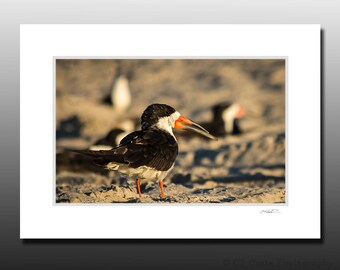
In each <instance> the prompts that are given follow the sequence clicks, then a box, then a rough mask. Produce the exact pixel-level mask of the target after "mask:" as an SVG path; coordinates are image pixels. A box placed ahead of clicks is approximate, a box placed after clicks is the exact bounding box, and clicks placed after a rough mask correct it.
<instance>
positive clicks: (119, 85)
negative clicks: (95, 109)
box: [103, 71, 131, 115]
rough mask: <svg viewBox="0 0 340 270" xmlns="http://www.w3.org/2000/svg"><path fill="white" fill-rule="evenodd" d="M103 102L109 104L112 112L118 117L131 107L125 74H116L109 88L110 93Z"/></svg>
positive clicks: (121, 72) (120, 72)
mask: <svg viewBox="0 0 340 270" xmlns="http://www.w3.org/2000/svg"><path fill="white" fill-rule="evenodd" d="M103 101H104V103H107V104H110V105H111V106H112V107H113V110H114V112H115V113H116V114H118V115H122V114H123V113H125V112H126V111H127V110H128V109H129V107H130V105H131V93H130V87H129V80H128V76H127V75H126V73H124V72H123V71H118V72H117V74H116V76H115V79H114V81H113V85H112V87H111V93H110V95H109V96H107V97H105V98H104V100H103Z"/></svg>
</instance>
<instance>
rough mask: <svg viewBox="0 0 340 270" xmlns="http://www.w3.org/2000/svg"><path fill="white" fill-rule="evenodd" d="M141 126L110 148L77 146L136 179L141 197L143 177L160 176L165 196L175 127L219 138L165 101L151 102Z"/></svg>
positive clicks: (100, 162)
mask: <svg viewBox="0 0 340 270" xmlns="http://www.w3.org/2000/svg"><path fill="white" fill-rule="evenodd" d="M141 126H142V129H141V130H139V131H135V132H132V133H130V134H129V135H127V136H126V137H125V138H123V139H122V141H121V142H120V144H119V145H118V146H117V147H115V148H113V149H111V150H102V151H91V150H80V151H79V150H78V151H77V150H75V152H78V153H81V154H84V155H87V156H89V157H90V158H91V159H92V161H93V162H94V163H95V164H96V165H98V166H101V167H104V168H106V169H109V170H114V171H119V172H120V173H122V174H125V175H128V176H129V177H133V178H134V179H136V186H137V191H138V194H139V197H140V198H141V196H142V193H141V189H140V180H144V179H146V180H158V181H159V187H160V190H161V197H162V198H164V190H163V180H164V178H165V177H166V176H167V175H168V173H169V172H170V171H171V169H172V168H173V167H174V163H175V160H176V157H177V155H178V144H177V139H176V137H175V136H174V134H173V130H172V129H173V128H175V129H188V130H191V131H194V132H197V133H199V134H201V135H203V136H206V137H208V138H209V139H214V140H216V138H215V137H214V136H212V135H211V134H210V133H209V132H208V131H207V130H205V129H204V128H203V127H201V126H200V125H198V124H196V123H194V122H193V121H191V120H189V119H188V118H186V117H184V116H182V115H181V114H180V113H179V112H177V111H176V110H175V109H174V108H172V107H170V106H169V105H166V104H152V105H150V106H148V107H147V108H146V110H145V111H144V112H143V114H142V117H141Z"/></svg>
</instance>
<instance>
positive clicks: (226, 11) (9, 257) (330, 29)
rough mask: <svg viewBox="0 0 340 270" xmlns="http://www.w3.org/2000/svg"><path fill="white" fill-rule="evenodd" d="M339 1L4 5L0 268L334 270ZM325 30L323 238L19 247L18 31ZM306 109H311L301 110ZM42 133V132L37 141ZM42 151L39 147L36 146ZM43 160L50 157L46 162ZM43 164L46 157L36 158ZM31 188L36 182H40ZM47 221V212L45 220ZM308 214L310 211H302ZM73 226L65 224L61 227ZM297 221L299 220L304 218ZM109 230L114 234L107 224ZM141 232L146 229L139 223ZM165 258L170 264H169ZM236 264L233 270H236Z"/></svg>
mask: <svg viewBox="0 0 340 270" xmlns="http://www.w3.org/2000/svg"><path fill="white" fill-rule="evenodd" d="M339 15H340V1H335V0H320V1H316V0H308V1H307V0H285V1H273V0H261V1H245V0H238V1H236V0H235V1H229V0H205V1H203V0H186V1H185V2H184V1H183V0H181V1H179V0H172V1H166V2H165V1H157V0H138V1H137V0H135V1H132V0H120V1H103V0H97V1H89V0H82V1H80V0H78V1H62V0H58V1H56V0H53V1H42V0H36V1H23V0H12V1H8V0H6V1H4V0H3V1H1V3H0V22H1V23H0V29H1V31H0V33H1V38H0V40H1V42H0V46H1V50H0V55H1V58H0V59H1V61H0V77H1V79H0V89H1V90H0V95H1V97H0V102H1V106H0V119H1V133H0V134H1V135H0V136H1V141H0V142H1V148H0V149H1V162H0V166H1V189H0V190H1V193H0V207H1V212H0V213H1V217H0V226H1V230H0V232H1V239H0V250H1V254H0V262H1V263H2V264H8V265H10V266H11V268H14V267H19V266H22V267H23V266H26V267H28V266H33V265H34V266H35V267H38V268H45V267H50V266H52V265H54V266H57V267H63V268H64V267H65V266H74V265H77V266H80V264H86V265H87V266H90V267H93V266H95V267H96V266H97V267H98V266H101V265H104V264H108V265H111V267H112V268H116V267H120V266H126V267H133V266H134V267H135V266H138V265H139V266H141V265H142V264H148V265H152V264H156V263H157V265H158V266H160V264H161V265H163V268H166V267H171V268H172V269H185V268H188V267H190V268H193V267H195V268H196V267H202V268H207V267H209V268H215V269H245V268H246V267H259V268H260V267H262V269H281V268H287V267H288V266H290V268H292V269H301V268H304V267H306V268H307V269H329V268H333V269H336V268H338V267H339V255H338V252H336V251H335V247H338V242H339V236H338V235H339V227H340V224H339V223H340V222H339V214H338V206H339V200H338V197H339V196H338V191H339V185H340V182H339V180H338V176H337V173H336V172H337V167H338V164H339V154H338V152H339V151H338V150H339V147H340V144H339V143H337V138H339V137H340V136H339V120H338V119H339V113H338V108H339V105H338V104H337V103H338V102H339V96H340V91H338V89H337V86H338V85H339V83H340V81H339V80H340V76H339V69H338V68H337V66H338V64H339V59H340V53H339V48H340V35H339V33H340V31H339V25H340V19H339V17H340V16H339ZM21 23H38V24H39V23H71V24H74V23H88V24H90V23H96V24H99V23H188V24H195V23H209V24H213V23H257V24H261V23H288V24H292V23H298V24H305V23H318V24H321V26H322V29H323V61H322V63H323V72H322V76H323V80H322V82H323V83H322V91H323V119H324V122H323V130H324V133H323V140H324V143H323V153H324V155H323V177H322V183H323V184H322V186H323V191H322V193H323V194H322V195H323V200H322V201H323V222H322V235H323V240H322V241H306V240H304V241H296V240H294V241H287V240H286V241H277V240H276V241H204V242H203V241H199V242H197V241H189V242H185V241H180V242H168V241H152V242H151V241H128V242H124V241H99V240H97V241H92V242H91V241H65V242H62V241H52V240H48V241H21V240H20V239H19V177H20V175H19V164H20V163H19V161H20V156H19V154H20V153H19V147H20V144H19V95H20V92H19V87H20V84H19V78H20V75H19V65H20V62H19V24H21ZM301 105H302V108H303V104H301ZM37 136H39V134H37ZM37 151H39V148H37ZM41 158H42V159H43V158H44V157H41ZM36 162H37V167H38V166H39V160H36ZM32 184H34V183H33V182H32ZM42 214H43V213H42ZM301 215H302V216H303V213H301ZM61 222H67V221H61ZM297 222H298V221H297ZM103 229H110V228H107V227H106V226H105V224H103ZM136 229H138V224H136ZM161 261H162V263H161ZM231 266H232V267H231Z"/></svg>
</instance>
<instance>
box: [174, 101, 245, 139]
mask: <svg viewBox="0 0 340 270" xmlns="http://www.w3.org/2000/svg"><path fill="white" fill-rule="evenodd" d="M210 110H211V112H212V114H213V117H212V119H211V120H210V121H207V122H202V123H199V125H201V126H202V127H204V128H205V129H206V130H208V131H209V132H210V133H211V134H212V135H214V136H216V137H224V136H226V135H239V134H241V133H242V129H241V127H240V119H241V118H242V117H243V116H244V115H245V109H244V108H243V107H242V106H241V105H239V104H238V103H234V102H230V101H226V102H220V103H217V104H215V105H214V106H212V107H211V108H210ZM176 134H177V135H179V136H180V137H183V138H191V137H193V136H196V137H197V135H196V134H194V133H189V132H187V131H181V130H180V131H177V132H176ZM202 138H204V137H202Z"/></svg>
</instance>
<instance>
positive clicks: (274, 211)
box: [260, 209, 280, 214]
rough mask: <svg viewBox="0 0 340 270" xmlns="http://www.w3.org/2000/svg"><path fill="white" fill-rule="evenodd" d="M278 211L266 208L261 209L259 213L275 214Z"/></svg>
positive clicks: (278, 211)
mask: <svg viewBox="0 0 340 270" xmlns="http://www.w3.org/2000/svg"><path fill="white" fill-rule="evenodd" d="M276 213H280V210H279V209H266V210H261V211H260V214H276Z"/></svg>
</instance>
